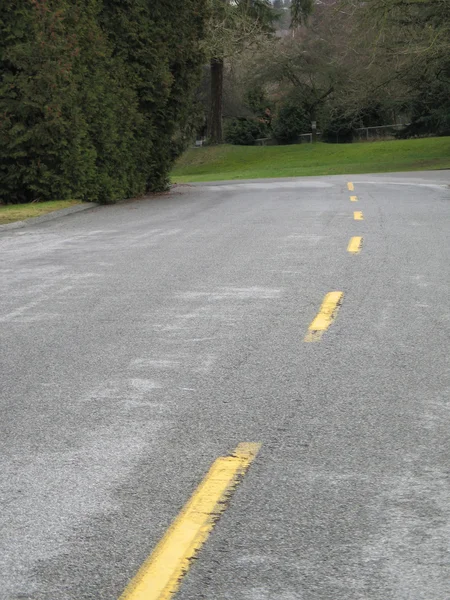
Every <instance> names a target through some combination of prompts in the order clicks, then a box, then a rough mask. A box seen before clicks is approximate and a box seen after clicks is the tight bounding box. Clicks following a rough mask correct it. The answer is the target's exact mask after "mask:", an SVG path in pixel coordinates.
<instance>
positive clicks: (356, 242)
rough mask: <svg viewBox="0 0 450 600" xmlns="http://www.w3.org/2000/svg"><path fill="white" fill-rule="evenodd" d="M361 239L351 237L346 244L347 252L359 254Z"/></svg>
mask: <svg viewBox="0 0 450 600" xmlns="http://www.w3.org/2000/svg"><path fill="white" fill-rule="evenodd" d="M362 243H363V239H362V237H352V238H351V240H350V242H349V243H348V246H347V250H348V251H349V252H351V253H352V254H358V253H359V252H361V248H362Z"/></svg>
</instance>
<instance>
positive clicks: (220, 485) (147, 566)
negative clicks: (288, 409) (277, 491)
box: [119, 443, 261, 600]
mask: <svg viewBox="0 0 450 600" xmlns="http://www.w3.org/2000/svg"><path fill="white" fill-rule="evenodd" d="M260 447H261V444H250V443H249V444H239V446H238V447H237V448H236V450H235V451H234V452H233V454H231V455H230V456H226V457H221V458H218V459H217V460H216V461H215V462H214V463H213V465H212V466H211V468H210V470H209V472H208V474H207V475H206V477H205V478H204V479H203V481H202V483H201V484H200V485H199V487H198V488H197V490H196V491H195V492H194V494H193V495H192V496H191V498H190V500H189V501H188V502H187V504H186V505H185V506H184V508H183V510H182V511H181V513H180V514H179V515H178V517H177V518H176V519H175V521H174V522H173V523H172V525H171V526H170V528H169V529H168V530H167V532H166V534H165V535H164V537H163V538H162V540H161V541H160V542H159V544H158V545H157V546H156V548H155V550H154V551H153V553H152V554H151V555H150V557H149V558H148V559H147V561H146V562H145V563H144V564H143V566H142V567H141V569H140V570H139V571H138V573H137V575H136V576H135V577H134V579H133V580H132V581H131V582H130V584H129V585H128V587H127V588H126V590H125V591H124V593H123V594H122V596H121V597H120V599H119V600H168V599H169V598H172V596H173V595H174V594H175V592H176V591H177V590H178V588H179V586H180V583H181V579H182V578H183V576H184V575H185V574H186V573H187V571H188V570H189V566H190V562H191V560H192V559H193V558H195V555H196V554H197V552H198V551H199V550H200V548H201V547H202V546H203V544H204V543H205V541H206V540H207V538H208V536H209V534H210V533H211V531H212V529H213V527H214V524H215V522H216V520H217V518H218V517H219V516H220V514H221V513H222V512H223V511H224V510H225V509H226V500H227V499H228V498H229V497H230V495H231V494H232V492H233V491H234V489H235V487H236V485H237V484H238V483H239V478H240V477H241V476H242V475H244V473H245V472H246V470H247V469H248V467H249V466H250V464H251V462H252V461H253V459H254V458H255V457H256V455H257V454H258V451H259V449H260Z"/></svg>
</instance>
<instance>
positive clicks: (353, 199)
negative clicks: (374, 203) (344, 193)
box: [350, 196, 358, 202]
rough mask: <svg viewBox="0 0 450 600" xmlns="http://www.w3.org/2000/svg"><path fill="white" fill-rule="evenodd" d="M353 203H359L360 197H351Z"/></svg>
mask: <svg viewBox="0 0 450 600" xmlns="http://www.w3.org/2000/svg"><path fill="white" fill-rule="evenodd" d="M350 200H351V201H352V202H358V196H350Z"/></svg>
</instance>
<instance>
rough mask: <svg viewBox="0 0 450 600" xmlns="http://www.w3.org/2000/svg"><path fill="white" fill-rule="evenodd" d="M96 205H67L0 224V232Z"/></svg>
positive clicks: (86, 203)
mask: <svg viewBox="0 0 450 600" xmlns="http://www.w3.org/2000/svg"><path fill="white" fill-rule="evenodd" d="M96 206H100V205H99V204H97V203H96V202H83V204H77V205H75V206H69V207H68V208H62V209H61V210H54V211H53V212H49V213H47V214H45V215H41V216H40V217H32V218H31V219H25V221H14V222H13V223H6V224H5V225H0V232H1V231H9V230H10V229H22V227H27V226H28V225H37V224H38V223H45V222H46V221H53V219H59V217H65V216H67V215H72V214H74V213H78V212H83V211H84V210H89V209H90V208H95V207H96Z"/></svg>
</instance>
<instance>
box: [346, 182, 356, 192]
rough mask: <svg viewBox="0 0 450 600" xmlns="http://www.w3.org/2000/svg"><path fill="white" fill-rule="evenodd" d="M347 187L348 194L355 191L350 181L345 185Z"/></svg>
mask: <svg viewBox="0 0 450 600" xmlns="http://www.w3.org/2000/svg"><path fill="white" fill-rule="evenodd" d="M347 187H348V190H349V192H353V190H354V189H355V186H354V185H353V183H352V182H351V181H349V182H348V183H347Z"/></svg>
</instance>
